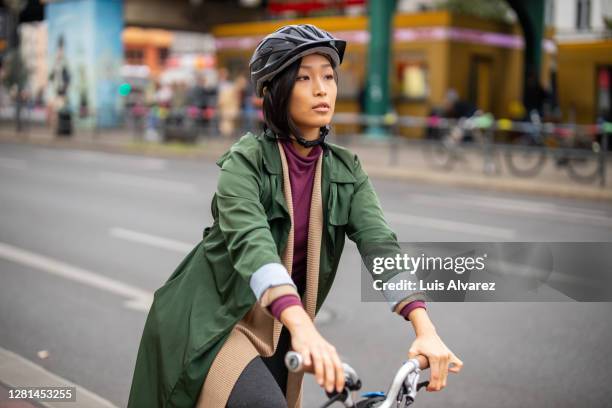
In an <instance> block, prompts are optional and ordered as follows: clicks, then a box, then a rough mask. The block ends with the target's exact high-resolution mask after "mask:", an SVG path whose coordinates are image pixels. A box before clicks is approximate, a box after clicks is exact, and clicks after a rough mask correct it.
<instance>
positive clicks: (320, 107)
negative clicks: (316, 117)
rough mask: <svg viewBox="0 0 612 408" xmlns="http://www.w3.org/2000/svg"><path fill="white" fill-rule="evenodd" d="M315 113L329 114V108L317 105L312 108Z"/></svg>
mask: <svg viewBox="0 0 612 408" xmlns="http://www.w3.org/2000/svg"><path fill="white" fill-rule="evenodd" d="M312 110H314V111H315V112H321V113H327V112H329V106H325V105H319V106H315V107H314V108H312Z"/></svg>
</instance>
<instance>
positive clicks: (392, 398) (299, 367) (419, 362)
mask: <svg viewBox="0 0 612 408" xmlns="http://www.w3.org/2000/svg"><path fill="white" fill-rule="evenodd" d="M285 366H287V369H288V370H289V371H291V372H294V373H295V372H307V373H311V374H312V373H313V372H314V368H313V366H312V365H311V366H308V367H306V366H304V358H303V357H302V355H301V354H299V353H297V352H295V351H290V352H288V353H287V354H286V355H285ZM342 367H343V369H344V376H345V383H346V388H347V389H348V390H350V391H357V390H359V389H360V388H361V380H360V379H359V376H358V375H357V372H356V371H355V370H354V369H353V368H352V367H351V366H350V365H348V364H346V363H342ZM428 367H429V361H428V360H427V358H426V357H425V356H422V355H418V356H416V357H415V358H411V359H410V360H408V361H406V362H405V363H404V364H403V365H402V366H401V367H400V369H399V370H398V371H397V373H396V374H395V377H394V378H393V382H392V383H391V386H390V387H389V391H388V392H387V394H386V395H387V397H386V398H385V400H384V401H383V403H382V404H381V405H377V408H392V407H393V406H395V404H396V403H397V397H398V395H399V394H400V392H401V391H402V387H403V386H404V392H405V394H403V395H406V397H407V398H408V399H409V400H411V401H414V398H415V397H416V393H417V391H418V389H419V388H420V386H419V384H418V381H419V373H420V371H421V370H425V369H426V368H428ZM406 391H407V392H406ZM349 401H350V400H347V401H345V406H347V407H350V406H353V405H348V404H347V403H349ZM350 403H351V404H352V401H350Z"/></svg>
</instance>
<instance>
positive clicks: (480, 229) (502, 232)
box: [385, 211, 516, 239]
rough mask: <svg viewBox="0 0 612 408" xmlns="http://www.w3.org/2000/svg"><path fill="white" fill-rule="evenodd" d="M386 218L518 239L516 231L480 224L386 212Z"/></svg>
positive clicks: (425, 225)
mask: <svg viewBox="0 0 612 408" xmlns="http://www.w3.org/2000/svg"><path fill="white" fill-rule="evenodd" d="M385 217H386V218H387V219H388V220H389V221H391V222H396V223H398V224H405V225H412V226H416V227H422V228H434V229H438V230H444V231H453V232H463V233H468V234H476V235H485V236H490V237H495V238H501V239H514V238H516V231H514V230H511V229H507V228H497V227H489V226H486V225H480V224H470V223H466V222H459V221H450V220H444V219H441V218H429V217H422V216H414V215H408V214H401V213H394V212H389V211H385Z"/></svg>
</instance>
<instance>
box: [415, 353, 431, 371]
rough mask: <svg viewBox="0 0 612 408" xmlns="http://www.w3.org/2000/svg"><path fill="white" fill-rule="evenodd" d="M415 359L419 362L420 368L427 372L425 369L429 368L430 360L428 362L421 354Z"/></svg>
mask: <svg viewBox="0 0 612 408" xmlns="http://www.w3.org/2000/svg"><path fill="white" fill-rule="evenodd" d="M414 358H415V359H416V360H417V361H418V362H419V368H420V369H421V370H425V369H427V368H429V360H427V357H425V356H424V355H422V354H419V355H418V356H416V357H414Z"/></svg>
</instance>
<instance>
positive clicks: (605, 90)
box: [597, 65, 612, 121]
mask: <svg viewBox="0 0 612 408" xmlns="http://www.w3.org/2000/svg"><path fill="white" fill-rule="evenodd" d="M611 83H612V65H604V66H600V67H598V68H597V116H598V119H604V120H607V121H612V85H611Z"/></svg>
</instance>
